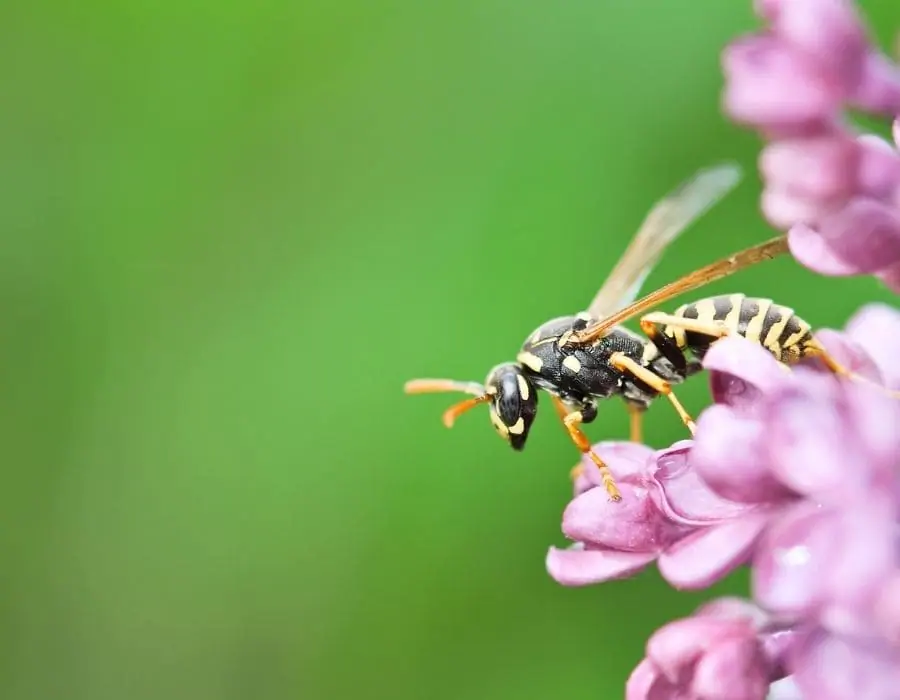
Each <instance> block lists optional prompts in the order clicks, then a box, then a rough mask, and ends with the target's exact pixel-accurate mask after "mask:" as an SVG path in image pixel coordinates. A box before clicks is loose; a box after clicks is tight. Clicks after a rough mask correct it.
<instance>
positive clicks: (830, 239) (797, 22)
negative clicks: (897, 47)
mask: <svg viewBox="0 0 900 700" xmlns="http://www.w3.org/2000/svg"><path fill="white" fill-rule="evenodd" d="M756 7H757V11H758V13H759V14H760V15H761V17H762V18H763V19H764V21H765V22H766V25H767V26H766V30H765V31H764V32H762V33H759V34H754V35H750V36H747V37H743V38H741V39H739V40H737V41H735V42H734V43H732V44H731V45H730V46H729V47H728V48H727V49H726V51H725V53H724V55H723V69H724V72H725V94H724V99H723V103H724V109H725V112H726V113H727V114H728V115H729V116H730V117H731V118H732V119H733V120H734V121H736V122H738V123H740V124H744V125H747V126H751V127H753V128H755V129H757V130H758V132H759V133H760V134H761V135H762V136H763V138H765V139H766V140H767V142H768V144H767V145H766V146H765V148H764V149H763V151H762V154H761V156H760V161H759V167H760V171H761V173H762V175H763V178H764V180H765V189H764V192H763V197H762V210H763V213H764V215H765V216H766V218H767V219H768V220H769V222H770V223H771V224H772V225H774V226H775V227H776V228H779V229H781V230H785V231H789V242H790V246H791V251H792V252H793V254H794V256H795V257H796V258H797V260H799V261H800V262H801V263H802V264H804V265H806V266H807V267H809V268H811V269H812V270H815V271H817V272H819V273H821V274H825V275H834V276H847V275H859V274H872V275H875V276H877V277H879V278H880V279H881V280H882V281H884V282H885V283H886V284H887V285H888V286H889V287H891V288H892V289H893V290H894V291H900V155H898V152H897V146H900V123H898V122H895V123H894V140H895V141H896V142H897V143H896V145H895V144H891V143H889V142H887V141H885V140H883V139H881V138H879V137H877V136H873V135H867V134H863V135H860V134H858V133H856V132H855V131H854V130H853V128H852V127H851V126H850V125H849V124H848V120H847V117H846V111H847V110H849V109H853V110H857V111H861V112H867V113H869V114H873V115H879V116H886V117H888V118H894V117H896V116H897V115H900V70H898V68H897V67H896V66H895V65H894V64H892V63H891V62H890V61H889V60H888V58H887V57H886V56H885V55H884V54H883V53H882V52H880V51H878V50H877V49H875V48H873V46H872V45H871V44H870V42H869V40H868V37H867V31H866V28H865V27H864V26H863V23H862V22H861V20H860V18H859V17H858V15H857V13H856V9H855V7H854V4H853V3H852V2H850V1H849V0H758V1H757V3H756Z"/></svg>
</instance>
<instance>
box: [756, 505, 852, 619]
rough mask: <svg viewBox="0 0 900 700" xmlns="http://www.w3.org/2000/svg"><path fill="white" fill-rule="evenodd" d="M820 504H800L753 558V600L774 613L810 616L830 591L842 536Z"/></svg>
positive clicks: (777, 524)
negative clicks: (829, 572)
mask: <svg viewBox="0 0 900 700" xmlns="http://www.w3.org/2000/svg"><path fill="white" fill-rule="evenodd" d="M834 525H835V520H834V519H833V518H830V517H829V513H827V512H821V511H820V510H819V508H818V507H817V506H816V505H815V504H808V503H803V504H802V505H799V506H795V507H794V508H793V509H792V510H791V511H789V512H788V513H786V514H784V515H783V516H782V517H781V518H780V519H779V520H778V521H776V522H775V523H773V524H772V525H770V527H769V529H768V531H767V532H766V534H765V536H764V537H763V538H762V539H760V541H759V542H758V544H757V548H756V553H755V555H754V557H753V571H752V578H751V580H752V588H753V598H754V599H755V600H756V601H758V602H759V604H760V605H762V606H763V607H764V608H766V609H767V610H770V611H772V612H773V613H786V614H790V615H796V614H805V613H808V612H810V611H811V610H813V609H815V608H816V607H817V606H818V605H819V604H820V603H821V602H822V601H823V599H824V596H825V595H826V593H827V578H826V577H825V576H823V575H822V572H824V571H827V567H828V566H829V565H830V564H831V560H832V558H833V554H834V552H833V548H832V544H833V543H834V542H835V541H836V539H837V535H838V533H837V532H836V531H835V526H834Z"/></svg>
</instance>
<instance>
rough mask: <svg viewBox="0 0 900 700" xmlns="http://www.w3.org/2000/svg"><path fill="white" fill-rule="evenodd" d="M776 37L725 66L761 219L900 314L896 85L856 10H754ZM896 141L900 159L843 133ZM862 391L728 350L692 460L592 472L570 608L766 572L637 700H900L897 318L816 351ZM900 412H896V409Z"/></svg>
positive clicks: (558, 561)
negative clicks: (583, 601) (744, 570)
mask: <svg viewBox="0 0 900 700" xmlns="http://www.w3.org/2000/svg"><path fill="white" fill-rule="evenodd" d="M756 7H757V11H758V13H759V14H760V15H761V16H762V18H763V19H764V20H765V22H766V23H767V27H766V30H765V32H764V33H761V34H757V35H752V36H747V37H743V38H741V39H739V40H737V41H735V42H734V43H733V44H732V45H730V46H729V47H728V48H727V49H726V51H725V54H724V60H723V65H724V70H725V75H726V90H725V95H724V108H725V110H726V112H727V113H728V114H729V115H730V116H731V117H732V119H734V120H735V121H736V122H738V123H740V124H744V125H748V126H751V127H753V128H755V129H757V130H758V131H759V133H760V134H761V135H762V136H763V137H764V138H765V139H766V140H767V141H768V143H767V145H766V146H765V148H764V149H763V151H762V154H761V157H760V170H761V172H762V175H763V179H764V181H765V189H764V193H763V199H762V210H763V214H764V215H765V217H766V218H767V219H768V221H769V222H770V223H771V224H772V225H774V226H775V227H776V228H779V229H781V230H784V231H787V232H788V241H789V244H790V249H791V252H792V254H793V256H794V258H795V259H796V260H798V261H799V262H800V263H801V264H803V265H805V266H807V267H809V268H811V269H812V270H815V271H817V272H819V273H822V274H825V275H831V276H848V275H860V274H869V275H874V276H876V277H878V278H880V279H881V280H882V281H883V282H884V283H885V284H887V286H888V287H890V288H891V289H893V290H895V291H898V292H900V154H898V151H897V148H898V147H900V118H898V116H897V115H900V70H898V69H897V68H896V67H895V66H894V65H892V64H891V63H890V62H889V61H888V59H887V58H886V57H885V56H884V55H883V54H882V53H881V52H879V51H878V50H876V49H874V48H873V47H872V45H871V44H870V42H869V40H868V37H867V32H866V30H865V28H864V26H863V25H862V23H861V21H860V19H859V17H858V16H857V14H856V10H855V7H854V6H853V4H852V3H851V2H850V1H849V0H757V2H756ZM850 109H855V110H862V111H866V112H869V113H871V114H876V115H884V116H887V117H889V118H892V119H894V123H893V129H894V140H895V141H896V146H895V145H894V144H890V143H889V142H887V141H884V140H882V139H880V138H877V137H874V136H871V135H861V134H858V133H856V132H855V131H853V129H852V128H851V127H850V126H849V125H848V119H847V117H846V112H847V110H850ZM816 338H817V340H818V341H819V343H820V344H821V345H822V346H823V347H824V348H825V349H826V351H827V352H828V354H829V355H831V356H832V357H833V358H834V359H836V360H837V362H839V363H840V364H842V365H843V366H844V367H845V368H847V369H849V370H850V371H851V376H850V377H847V376H843V375H842V376H838V375H835V374H834V373H832V372H831V371H827V370H826V368H825V367H824V365H822V364H821V363H818V362H812V363H809V362H803V363H801V364H800V365H797V366H794V367H792V368H788V367H787V366H785V365H783V364H781V363H779V362H777V361H776V360H775V358H774V357H773V356H772V355H771V354H770V353H769V352H768V351H767V350H765V349H764V348H763V347H761V346H760V345H759V344H757V343H753V342H750V341H749V340H746V339H744V338H740V337H727V338H724V339H722V340H719V341H718V342H716V343H714V344H713V346H712V347H711V348H710V350H709V352H708V353H707V354H706V356H705V357H704V358H703V366H704V368H705V369H706V370H708V371H709V378H710V383H711V390H712V395H713V404H712V405H711V406H709V407H708V408H707V409H706V410H704V411H703V412H702V413H701V414H700V416H699V417H698V420H697V429H696V433H695V435H694V437H693V439H692V440H685V441H681V442H678V443H676V444H674V445H672V446H671V447H669V448H667V449H664V450H658V451H654V450H651V449H650V448H648V447H645V446H642V445H636V444H632V443H615V442H607V443H601V444H599V445H596V446H595V448H594V449H595V451H596V452H597V453H598V454H599V455H600V456H601V457H602V458H603V459H604V460H605V461H606V462H607V464H608V465H609V467H610V469H611V471H612V472H613V474H614V476H615V477H616V479H617V481H618V482H619V485H620V490H621V492H622V500H621V501H620V502H617V503H614V502H610V500H609V499H608V496H607V493H606V490H605V489H604V488H602V482H601V479H600V474H599V471H598V470H597V468H596V467H595V466H594V465H593V463H591V462H590V461H589V460H584V461H583V465H582V466H583V470H582V471H581V476H580V477H579V478H578V480H577V481H576V484H575V497H574V498H573V500H572V501H571V503H570V504H569V505H568V506H567V508H566V509H565V512H564V514H563V523H562V529H563V532H564V534H565V535H566V537H567V538H569V539H570V540H572V541H573V542H574V544H573V545H572V546H570V547H568V548H566V549H558V548H551V549H550V551H549V553H548V556H547V569H548V571H549V573H550V575H551V576H552V577H553V578H554V579H556V580H557V581H558V582H559V583H561V584H563V585H569V586H580V585H588V584H593V583H600V582H603V581H608V580H611V579H616V578H624V577H628V576H632V575H634V574H635V573H636V572H638V571H640V570H641V569H644V568H645V567H647V566H650V565H651V564H655V565H656V567H657V568H658V570H659V572H660V574H661V575H662V577H663V578H664V579H665V580H666V581H668V582H669V583H670V584H671V585H672V586H674V587H676V588H682V589H703V588H706V587H708V586H710V585H711V584H712V583H714V582H716V581H718V580H720V579H722V578H723V577H725V576H726V575H728V574H729V573H730V572H731V571H733V570H734V569H736V568H738V567H740V566H743V565H747V566H749V567H750V571H751V587H752V591H751V594H752V595H751V598H752V602H751V601H740V600H732V599H722V600H718V601H714V602H712V603H710V604H707V605H706V606H704V607H702V608H701V609H700V610H698V611H697V612H696V613H695V614H694V615H693V616H691V617H689V618H686V619H682V620H676V621H674V622H671V623H669V624H668V625H666V626H664V627H663V628H662V629H660V630H658V631H657V632H656V633H655V634H654V635H653V636H652V637H651V638H650V640H649V641H648V643H647V646H646V658H645V659H644V660H643V661H642V662H641V663H640V664H639V665H638V666H637V667H636V668H635V670H634V672H633V673H632V675H631V678H630V679H629V680H628V684H627V688H626V698H627V700H650V699H651V698H652V699H653V700H679V699H681V700H689V699H698V700H699V699H703V700H715V699H717V698H734V699H735V700H763V699H764V698H767V697H768V698H771V699H773V700H776V699H780V700H804V699H805V700H812V699H813V698H815V699H816V700H847V699H848V698H858V699H860V700H900V400H898V398H900V364H898V363H897V353H896V351H895V348H897V347H900V311H897V310H895V309H892V308H890V307H888V306H885V305H879V304H871V305H868V306H865V307H863V308H862V309H861V310H860V311H859V312H857V314H856V315H855V316H854V317H853V318H852V319H851V320H850V322H849V323H848V324H847V326H846V328H845V329H844V330H843V331H842V332H837V331H828V330H822V331H818V332H817V333H816ZM891 391H893V395H891Z"/></svg>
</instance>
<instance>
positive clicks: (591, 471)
mask: <svg viewBox="0 0 900 700" xmlns="http://www.w3.org/2000/svg"><path fill="white" fill-rule="evenodd" d="M591 449H592V450H593V452H594V453H595V454H596V455H597V456H598V457H600V459H602V460H603V461H604V462H605V463H606V465H607V466H608V467H609V470H610V471H611V472H612V473H613V476H614V477H616V481H628V480H630V479H632V478H633V477H639V476H643V475H646V474H647V469H648V466H649V461H650V460H651V459H652V458H653V450H652V449H651V448H649V447H647V446H646V445H638V444H635V443H633V442H619V441H615V440H607V441H604V442H598V443H596V444H595V445H593V446H592V447H591ZM580 466H581V467H583V469H582V476H583V477H584V478H585V479H586V481H587V483H588V484H591V485H593V486H603V479H602V478H601V476H600V470H599V469H598V468H597V465H596V464H594V462H593V460H592V459H591V458H590V457H588V456H587V455H585V456H584V457H582V458H581V464H580ZM585 490H586V489H585ZM579 493H580V492H579Z"/></svg>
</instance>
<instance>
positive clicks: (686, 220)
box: [587, 163, 741, 319]
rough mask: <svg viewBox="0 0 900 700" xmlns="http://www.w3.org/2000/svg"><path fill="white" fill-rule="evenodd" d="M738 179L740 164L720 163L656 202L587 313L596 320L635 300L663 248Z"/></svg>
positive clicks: (731, 187) (660, 255) (701, 172)
mask: <svg viewBox="0 0 900 700" xmlns="http://www.w3.org/2000/svg"><path fill="white" fill-rule="evenodd" d="M740 179H741V170H740V167H739V166H737V165H736V164H732V163H723V164H721V165H716V166H713V167H711V168H707V169H705V170H701V171H700V172H698V173H697V174H696V175H694V177H692V178H691V179H690V180H688V181H687V182H685V183H683V184H682V185H681V186H679V187H678V189H676V190H675V191H673V192H671V193H670V194H669V195H667V196H666V197H665V199H663V200H661V201H660V202H658V203H657V204H656V206H654V207H653V209H652V210H651V211H650V213H649V214H647V217H646V218H645V219H644V221H643V223H642V224H641V226H640V228H639V229H638V232H637V233H636V234H635V236H634V238H632V239H631V243H629V244H628V248H626V250H625V253H624V254H623V255H622V257H621V258H620V259H619V262H618V263H617V264H616V266H615V267H614V268H613V271H612V272H611V273H610V275H609V277H608V278H607V279H606V282H605V283H604V284H603V286H602V287H601V288H600V291H599V292H597V295H596V296H595V297H594V299H593V301H591V305H590V306H589V307H588V309H587V310H588V313H590V315H591V316H592V317H593V318H596V319H600V318H604V317H606V316H608V315H610V314H612V313H613V312H615V311H618V310H619V309H621V308H622V307H624V306H626V305H627V304H630V303H631V302H632V301H634V300H635V299H636V298H637V295H638V293H639V292H640V290H641V285H642V284H643V283H644V280H645V279H646V278H647V275H648V274H650V271H651V270H652V269H653V267H654V266H655V265H656V263H657V262H659V259H660V258H661V257H662V254H663V251H665V249H666V248H667V247H668V246H669V245H670V244H671V243H672V241H674V240H675V239H676V238H677V237H678V235H679V234H680V233H681V232H682V231H684V230H685V229H686V228H687V227H688V226H689V225H690V224H691V223H692V222H694V221H695V220H697V219H698V218H699V217H700V216H702V215H703V214H704V213H705V212H706V211H708V210H709V209H710V208H711V207H712V206H713V205H714V204H715V203H716V202H718V201H719V200H720V199H721V198H722V197H724V196H725V195H726V194H727V193H728V192H729V191H731V190H732V189H734V187H735V186H736V185H737V184H738V182H739V181H740Z"/></svg>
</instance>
